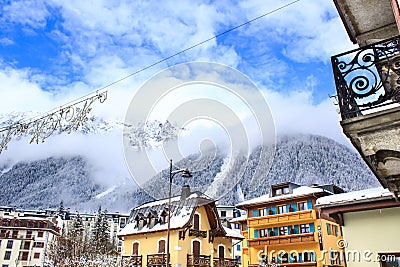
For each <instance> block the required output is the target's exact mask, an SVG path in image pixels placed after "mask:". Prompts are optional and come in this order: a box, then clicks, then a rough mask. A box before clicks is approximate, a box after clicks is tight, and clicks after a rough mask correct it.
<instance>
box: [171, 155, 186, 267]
mask: <svg viewBox="0 0 400 267" xmlns="http://www.w3.org/2000/svg"><path fill="white" fill-rule="evenodd" d="M178 173H182V177H184V178H190V177H192V174H191V173H190V172H189V170H188V169H180V170H175V171H173V170H172V159H171V160H170V161H169V194H168V226H167V227H168V228H167V260H166V267H169V260H170V256H169V239H170V234H171V194H172V192H171V191H172V178H174V176H175V174H178Z"/></svg>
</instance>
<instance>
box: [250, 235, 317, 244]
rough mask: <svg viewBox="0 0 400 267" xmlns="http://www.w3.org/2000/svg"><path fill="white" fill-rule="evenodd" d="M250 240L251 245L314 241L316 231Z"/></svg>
mask: <svg viewBox="0 0 400 267" xmlns="http://www.w3.org/2000/svg"><path fill="white" fill-rule="evenodd" d="M248 241H249V246H264V245H280V244H293V243H304V242H314V241H315V237H314V233H304V234H293V235H282V236H271V237H261V238H254V239H250V240H248Z"/></svg>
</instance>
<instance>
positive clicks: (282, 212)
mask: <svg viewBox="0 0 400 267" xmlns="http://www.w3.org/2000/svg"><path fill="white" fill-rule="evenodd" d="M341 192H343V191H342V190H341V189H340V188H338V187H336V186H333V185H324V186H318V185H313V186H311V187H308V186H300V185H297V184H294V183H284V184H277V185H272V186H271V190H270V194H269V195H265V196H261V197H258V198H255V199H252V200H248V201H245V202H242V203H240V204H238V205H237V207H238V208H240V209H245V210H246V211H247V216H246V217H241V218H237V219H235V220H234V222H238V223H241V230H242V232H241V233H242V235H243V236H244V237H245V238H246V240H245V241H244V242H243V248H242V265H243V266H244V267H248V266H259V265H262V266H269V265H271V266H274V264H279V265H278V266H318V267H319V266H321V267H322V266H344V261H343V259H342V258H341V257H340V255H342V254H341V253H340V252H341V249H340V247H338V246H337V242H338V241H339V240H340V239H341V238H342V234H341V230H340V226H339V225H338V224H337V223H336V222H335V221H334V220H333V219H331V218H329V217H326V218H325V217H322V216H320V215H319V213H318V212H317V210H316V208H315V207H314V205H315V202H316V200H317V198H319V197H322V196H326V195H331V194H334V193H341Z"/></svg>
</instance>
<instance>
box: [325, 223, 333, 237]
mask: <svg viewBox="0 0 400 267" xmlns="http://www.w3.org/2000/svg"><path fill="white" fill-rule="evenodd" d="M326 231H327V232H328V235H330V234H332V231H331V224H329V223H327V224H326Z"/></svg>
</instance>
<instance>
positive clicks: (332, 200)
mask: <svg viewBox="0 0 400 267" xmlns="http://www.w3.org/2000/svg"><path fill="white" fill-rule="evenodd" d="M383 199H394V197H393V194H392V193H391V192H390V191H389V190H388V189H386V188H383V187H376V188H370V189H365V190H359V191H353V192H348V193H342V194H337V195H331V196H325V197H321V198H319V199H318V200H317V204H316V205H317V206H320V207H327V206H338V205H348V204H352V203H361V202H371V201H374V200H383Z"/></svg>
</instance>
